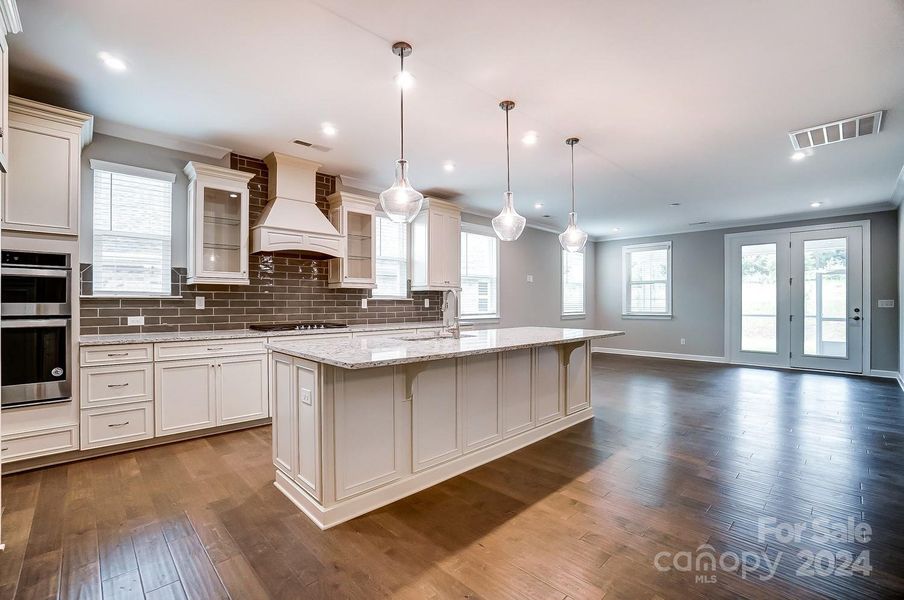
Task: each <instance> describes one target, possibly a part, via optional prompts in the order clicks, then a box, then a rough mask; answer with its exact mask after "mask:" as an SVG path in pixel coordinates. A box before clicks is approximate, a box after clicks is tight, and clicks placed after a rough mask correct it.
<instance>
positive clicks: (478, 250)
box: [461, 223, 499, 319]
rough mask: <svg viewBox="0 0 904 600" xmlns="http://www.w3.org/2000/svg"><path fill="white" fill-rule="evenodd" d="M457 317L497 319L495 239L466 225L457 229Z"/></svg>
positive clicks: (485, 232) (496, 247) (496, 241)
mask: <svg viewBox="0 0 904 600" xmlns="http://www.w3.org/2000/svg"><path fill="white" fill-rule="evenodd" d="M461 316H462V317H468V318H471V319H492V318H498V317H499V239H498V238H497V237H496V234H495V233H493V231H492V230H491V229H489V228H487V227H481V226H479V225H471V224H469V223H462V226H461Z"/></svg>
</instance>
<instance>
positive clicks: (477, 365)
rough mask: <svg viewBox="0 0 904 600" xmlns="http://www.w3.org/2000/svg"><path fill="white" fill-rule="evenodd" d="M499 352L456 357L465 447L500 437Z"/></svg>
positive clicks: (492, 440)
mask: <svg viewBox="0 0 904 600" xmlns="http://www.w3.org/2000/svg"><path fill="white" fill-rule="evenodd" d="M500 356H501V355H500V354H478V355H476V356H469V357H466V358H461V359H459V361H458V402H459V403H460V404H461V405H462V412H463V417H462V423H463V427H464V451H465V452H471V451H472V450H477V449H478V448H483V447H484V446H488V445H490V444H493V443H495V442H498V441H499V440H501V439H502V414H501V412H500V404H499V386H500V379H499V357H500Z"/></svg>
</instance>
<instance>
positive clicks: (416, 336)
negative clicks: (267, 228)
mask: <svg viewBox="0 0 904 600" xmlns="http://www.w3.org/2000/svg"><path fill="white" fill-rule="evenodd" d="M476 335H477V334H476V333H462V334H461V335H460V336H459V337H463V338H466V337H475V336H476ZM393 337H395V339H397V340H402V341H405V342H423V341H427V340H450V339H452V338H453V337H454V336H453V335H452V334H451V333H448V332H446V331H442V332H440V331H437V332H434V333H413V334H411V335H399V336H393Z"/></svg>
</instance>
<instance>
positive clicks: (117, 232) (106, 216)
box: [91, 160, 176, 296]
mask: <svg viewBox="0 0 904 600" xmlns="http://www.w3.org/2000/svg"><path fill="white" fill-rule="evenodd" d="M91 168H92V169H93V170H94V227H93V230H94V248H93V251H94V259H93V280H94V286H93V290H94V292H93V293H94V294H95V295H122V296H127V295H133V296H140V295H148V296H157V295H160V296H163V295H169V294H170V267H171V264H170V258H171V256H170V254H171V250H172V241H171V228H172V210H173V206H172V205H173V182H175V181H176V176H175V175H174V174H172V173H162V172H160V171H151V170H150V169H141V168H138V167H130V166H126V165H116V164H113V163H108V162H102V161H97V160H92V161H91Z"/></svg>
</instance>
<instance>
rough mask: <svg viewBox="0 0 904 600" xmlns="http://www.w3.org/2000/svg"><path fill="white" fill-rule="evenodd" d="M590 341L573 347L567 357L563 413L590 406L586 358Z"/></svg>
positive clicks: (587, 362) (588, 372)
mask: <svg viewBox="0 0 904 600" xmlns="http://www.w3.org/2000/svg"><path fill="white" fill-rule="evenodd" d="M589 352H590V343H589V342H585V343H583V344H581V345H580V346H578V347H576V348H574V350H572V351H571V353H570V354H569V357H568V369H567V373H566V375H565V414H567V415H570V414H572V413H575V412H577V411H579V410H584V409H585V408H589V407H590V394H589V392H588V390H589V386H590V371H589V369H588V368H587V367H588V364H589V362H590V361H588V360H587V357H588V354H589Z"/></svg>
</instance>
